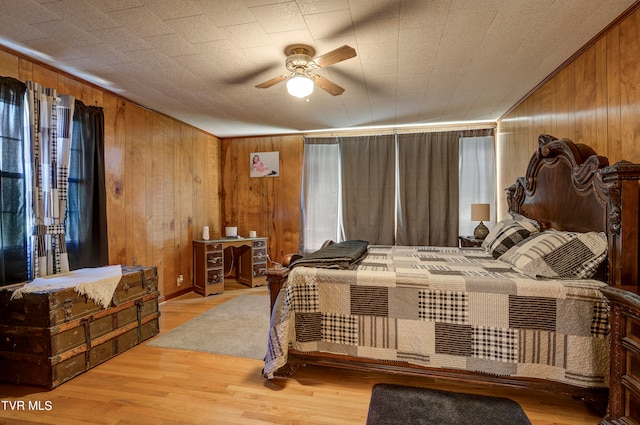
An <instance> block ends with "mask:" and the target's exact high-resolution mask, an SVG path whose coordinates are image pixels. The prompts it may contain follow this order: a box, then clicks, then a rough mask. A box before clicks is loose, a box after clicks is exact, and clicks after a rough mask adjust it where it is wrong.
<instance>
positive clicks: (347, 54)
mask: <svg viewBox="0 0 640 425" xmlns="http://www.w3.org/2000/svg"><path fill="white" fill-rule="evenodd" d="M355 56H356V50H355V49H354V48H353V47H351V46H347V45H344V46H342V47H338V48H337V49H335V50H332V51H330V52H328V53H325V54H324V55H320V56H318V57H317V58H315V59H313V62H315V64H316V65H318V67H320V68H324V67H326V66H329V65H333V64H334V63H338V62H342V61H343V60H346V59H350V58H353V57H355Z"/></svg>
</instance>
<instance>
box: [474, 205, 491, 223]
mask: <svg viewBox="0 0 640 425" xmlns="http://www.w3.org/2000/svg"><path fill="white" fill-rule="evenodd" d="M490 218H491V214H490V210H489V204H471V221H488V220H489V219H490Z"/></svg>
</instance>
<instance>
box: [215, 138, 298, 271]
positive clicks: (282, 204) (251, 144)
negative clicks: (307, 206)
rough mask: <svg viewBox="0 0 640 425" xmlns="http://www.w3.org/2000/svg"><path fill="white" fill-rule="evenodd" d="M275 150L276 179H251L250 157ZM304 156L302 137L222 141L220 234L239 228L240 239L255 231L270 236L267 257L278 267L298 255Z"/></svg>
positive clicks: (260, 234) (259, 234)
mask: <svg viewBox="0 0 640 425" xmlns="http://www.w3.org/2000/svg"><path fill="white" fill-rule="evenodd" d="M276 151H277V152H279V156H280V175H279V176H277V177H253V178H252V177H250V156H251V153H254V152H276ZM303 151H304V144H303V138H302V136H270V137H250V138H233V139H223V140H222V147H221V157H222V191H221V193H220V195H221V196H220V198H221V202H222V209H223V211H222V229H223V230H222V231H224V227H225V226H237V227H238V234H239V235H243V236H246V235H248V234H249V231H250V230H255V231H256V232H257V234H258V236H266V237H268V238H269V246H268V252H269V256H270V257H271V259H272V260H273V261H276V262H280V261H282V256H283V255H285V254H290V253H294V252H298V237H299V235H300V218H301V211H300V184H301V177H302V157H303Z"/></svg>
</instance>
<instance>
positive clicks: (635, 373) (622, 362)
mask: <svg viewBox="0 0 640 425" xmlns="http://www.w3.org/2000/svg"><path fill="white" fill-rule="evenodd" d="M600 291H601V292H602V293H603V294H604V295H605V296H606V297H607V298H608V299H609V306H610V319H609V320H610V323H611V331H610V332H611V333H610V336H609V338H610V344H611V345H610V347H609V353H610V354H609V358H610V364H611V366H610V373H611V375H610V382H609V406H608V407H607V415H606V416H605V418H604V419H602V420H601V421H600V425H611V424H631V423H634V424H635V423H640V292H639V288H638V287H637V286H621V287H612V286H607V287H605V288H601V289H600Z"/></svg>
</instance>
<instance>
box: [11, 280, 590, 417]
mask: <svg viewBox="0 0 640 425" xmlns="http://www.w3.org/2000/svg"><path fill="white" fill-rule="evenodd" d="M266 293H267V290H266V288H265V287H259V288H247V287H244V286H242V285H234V284H227V286H226V288H225V293H224V294H221V295H212V296H209V297H207V298H204V297H202V296H200V295H198V294H195V293H190V294H186V295H183V296H181V297H179V298H175V299H172V300H170V301H168V302H165V303H163V304H161V306H160V310H161V312H162V316H161V319H160V329H161V332H166V331H167V330H169V329H172V328H174V327H175V326H177V325H179V324H181V323H183V322H185V321H186V320H188V319H190V318H192V317H195V316H196V315H198V314H199V313H201V312H203V311H205V310H207V309H208V308H210V307H212V306H214V305H217V304H220V303H222V302H224V301H227V300H229V299H231V298H233V297H234V296H237V295H240V294H266ZM262 365H263V364H262V361H258V360H251V359H244V358H235V357H229V356H222V355H212V354H206V353H197V352H191V351H183V350H172V349H163V348H157V347H150V346H147V345H146V344H145V343H143V344H141V345H138V346H136V347H134V348H132V349H131V350H129V351H127V352H125V353H123V354H120V355H119V356H117V357H115V358H113V359H111V360H109V361H107V362H106V363H104V364H102V365H100V366H98V367H96V368H94V369H91V370H90V371H88V372H86V373H84V374H82V375H80V376H78V377H76V378H74V379H72V380H71V381H69V382H66V383H65V384H63V385H61V386H59V387H58V388H55V389H53V390H51V391H49V390H46V389H43V388H36V387H29V386H17V385H10V384H0V401H1V404H0V424H6V425H14V424H20V425H23V424H65V425H66V424H69V425H74V424H77V425H80V424H82V425H85V424H132V425H133V424H135V425H140V424H153V425H157V424H178V425H179V424H248V425H257V424H305V425H314V424H317V425H340V424H345V425H346V424H350V425H351V424H365V423H366V418H367V409H368V405H369V399H370V397H371V387H372V386H373V384H375V383H378V382H387V383H399V384H403V385H411V386H422V387H430V388H438V389H445V390H452V391H462V392H469V393H480V394H487V395H493V396H499V397H509V398H511V399H513V400H515V401H517V402H518V403H520V405H521V406H522V407H523V408H524V410H525V411H526V413H527V415H528V416H529V419H530V420H531V422H532V424H533V425H547V424H548V425H551V424H556V425H587V424H589V425H595V424H597V423H598V421H599V419H600V418H599V416H598V415H597V414H595V413H594V412H592V411H591V410H590V409H589V408H588V406H587V405H586V404H584V403H582V402H580V401H575V400H572V399H571V398H570V397H565V396H559V395H555V394H548V393H542V392H536V391H525V390H511V389H500V388H486V387H481V386H469V385H462V384H454V383H449V382H443V381H434V380H427V379H419V378H405V377H397V376H391V375H384V374H373V373H361V372H351V371H345V370H337V369H329V368H319V367H306V368H301V369H299V370H298V371H297V372H296V373H295V375H294V376H293V377H292V378H287V379H284V378H278V379H274V380H272V381H267V380H265V379H263V378H262V375H261V374H260V370H261V368H262ZM9 401H11V402H13V406H16V403H15V402H16V401H23V402H24V404H25V409H24V410H20V409H18V410H16V409H13V410H12V409H11V408H10V406H9ZM29 402H31V404H32V407H33V406H35V405H36V404H37V402H40V407H41V410H29Z"/></svg>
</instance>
